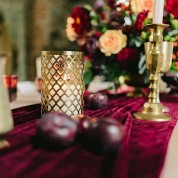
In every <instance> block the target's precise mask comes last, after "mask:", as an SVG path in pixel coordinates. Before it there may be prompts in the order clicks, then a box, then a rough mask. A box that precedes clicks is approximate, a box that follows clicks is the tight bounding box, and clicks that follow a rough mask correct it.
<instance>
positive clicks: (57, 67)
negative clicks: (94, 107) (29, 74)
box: [41, 51, 84, 116]
mask: <svg viewBox="0 0 178 178" xmlns="http://www.w3.org/2000/svg"><path fill="white" fill-rule="evenodd" d="M41 63H42V65H41V75H42V89H41V102H42V103H41V104H42V114H45V113H47V112H50V111H57V112H58V111H59V112H60V111H62V112H64V113H66V114H67V115H69V116H75V115H78V114H81V113H82V109H83V92H84V82H83V73H84V59H83V53H82V52H79V51H43V52H42V61H41Z"/></svg>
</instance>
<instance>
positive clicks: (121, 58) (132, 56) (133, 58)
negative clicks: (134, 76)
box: [117, 47, 140, 72]
mask: <svg viewBox="0 0 178 178" xmlns="http://www.w3.org/2000/svg"><path fill="white" fill-rule="evenodd" d="M139 59H140V58H139V51H138V50H137V49H136V48H130V47H126V48H124V49H123V50H122V51H120V52H119V53H118V54H117V61H118V62H119V65H120V66H121V68H123V69H125V70H129V71H130V72H132V71H134V70H137V65H138V62H139ZM135 65H136V66H135Z"/></svg>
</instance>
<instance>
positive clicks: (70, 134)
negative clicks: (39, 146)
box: [37, 112, 77, 147]
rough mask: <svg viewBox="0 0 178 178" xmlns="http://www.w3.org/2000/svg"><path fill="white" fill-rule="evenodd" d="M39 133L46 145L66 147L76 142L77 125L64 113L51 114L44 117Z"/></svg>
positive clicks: (40, 123) (41, 120) (40, 122)
mask: <svg viewBox="0 0 178 178" xmlns="http://www.w3.org/2000/svg"><path fill="white" fill-rule="evenodd" d="M37 133H38V135H39V136H40V137H41V138H42V140H43V142H46V144H48V143H50V144H52V145H54V146H60V147H66V146H68V145H70V144H72V143H73V142H74V140H75V137H76V135H77V124H76V123H75V122H74V121H73V120H72V119H71V118H70V117H69V116H67V115H65V114H64V113H57V112H51V113H47V114H45V115H43V116H42V118H41V119H40V121H39V122H38V124H37Z"/></svg>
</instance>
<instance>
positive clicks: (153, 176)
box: [0, 96, 178, 178]
mask: <svg viewBox="0 0 178 178" xmlns="http://www.w3.org/2000/svg"><path fill="white" fill-rule="evenodd" d="M145 101H146V99H145V98H126V97H124V96H119V97H115V98H114V99H113V98H112V99H110V102H109V106H108V107H107V108H104V109H100V110H95V111H93V110H85V113H86V114H88V115H90V116H98V117H102V116H103V117H111V118H112V119H116V120H119V121H121V122H122V123H123V125H124V127H125V131H126V134H125V138H124V140H123V143H122V147H121V148H120V150H118V153H117V155H115V156H102V155H95V154H94V153H92V152H90V151H88V150H86V149H85V148H83V147H82V146H81V145H80V144H79V143H76V144H74V145H73V146H71V147H69V148H67V149H65V150H60V151H55V150H47V149H45V148H43V147H42V146H40V144H38V142H37V141H36V140H35V134H36V130H35V125H36V122H37V121H38V119H39V118H40V104H37V105H32V106H28V107H22V108H18V109H15V110H13V118H14V121H15V128H14V129H13V131H12V132H11V133H9V135H8V136H7V140H8V141H9V142H10V144H11V147H9V148H6V149H2V150H0V178H126V177H128V178H158V177H159V175H160V172H161V170H162V167H163V164H164V159H165V155H166V150H167V145H168V141H169V139H170V136H171V133H172V131H173V129H174V126H175V124H176V121H177V119H178V109H177V108H178V98H177V97H175V96H163V97H162V103H163V104H164V105H165V106H167V107H169V108H170V114H171V116H172V120H171V121H170V122H146V121H142V120H137V119H134V118H133V117H132V113H133V112H136V111H139V110H140V109H141V107H142V105H143V103H144V102H145Z"/></svg>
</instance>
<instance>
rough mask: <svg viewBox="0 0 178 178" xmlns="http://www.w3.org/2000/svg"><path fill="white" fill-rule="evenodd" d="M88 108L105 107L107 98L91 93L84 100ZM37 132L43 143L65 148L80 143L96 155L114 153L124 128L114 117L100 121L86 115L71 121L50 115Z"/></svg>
mask: <svg viewBox="0 0 178 178" xmlns="http://www.w3.org/2000/svg"><path fill="white" fill-rule="evenodd" d="M85 105H87V107H88V108H90V109H100V108H103V107H106V106H107V105H108V98H107V95H104V94H101V93H96V94H90V95H88V96H87V97H85ZM37 133H38V135H39V136H40V138H41V140H43V141H44V142H45V143H46V144H48V145H50V146H52V147H53V146H54V147H60V148H63V147H67V146H69V145H71V144H72V143H74V142H75V141H79V142H80V143H81V144H83V145H84V146H85V147H87V148H88V149H90V150H92V151H94V152H97V153H112V152H115V151H116V150H117V149H118V148H119V146H120V145H121V140H122V138H123V135H124V129H123V126H122V125H121V124H120V123H119V122H118V121H116V120H114V119H111V118H100V119H99V118H91V117H89V116H86V115H79V116H76V117H74V118H71V117H69V116H67V115H65V114H64V113H58V112H50V113H47V114H45V115H43V116H42V118H41V119H40V121H39V122H38V124H37Z"/></svg>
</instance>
